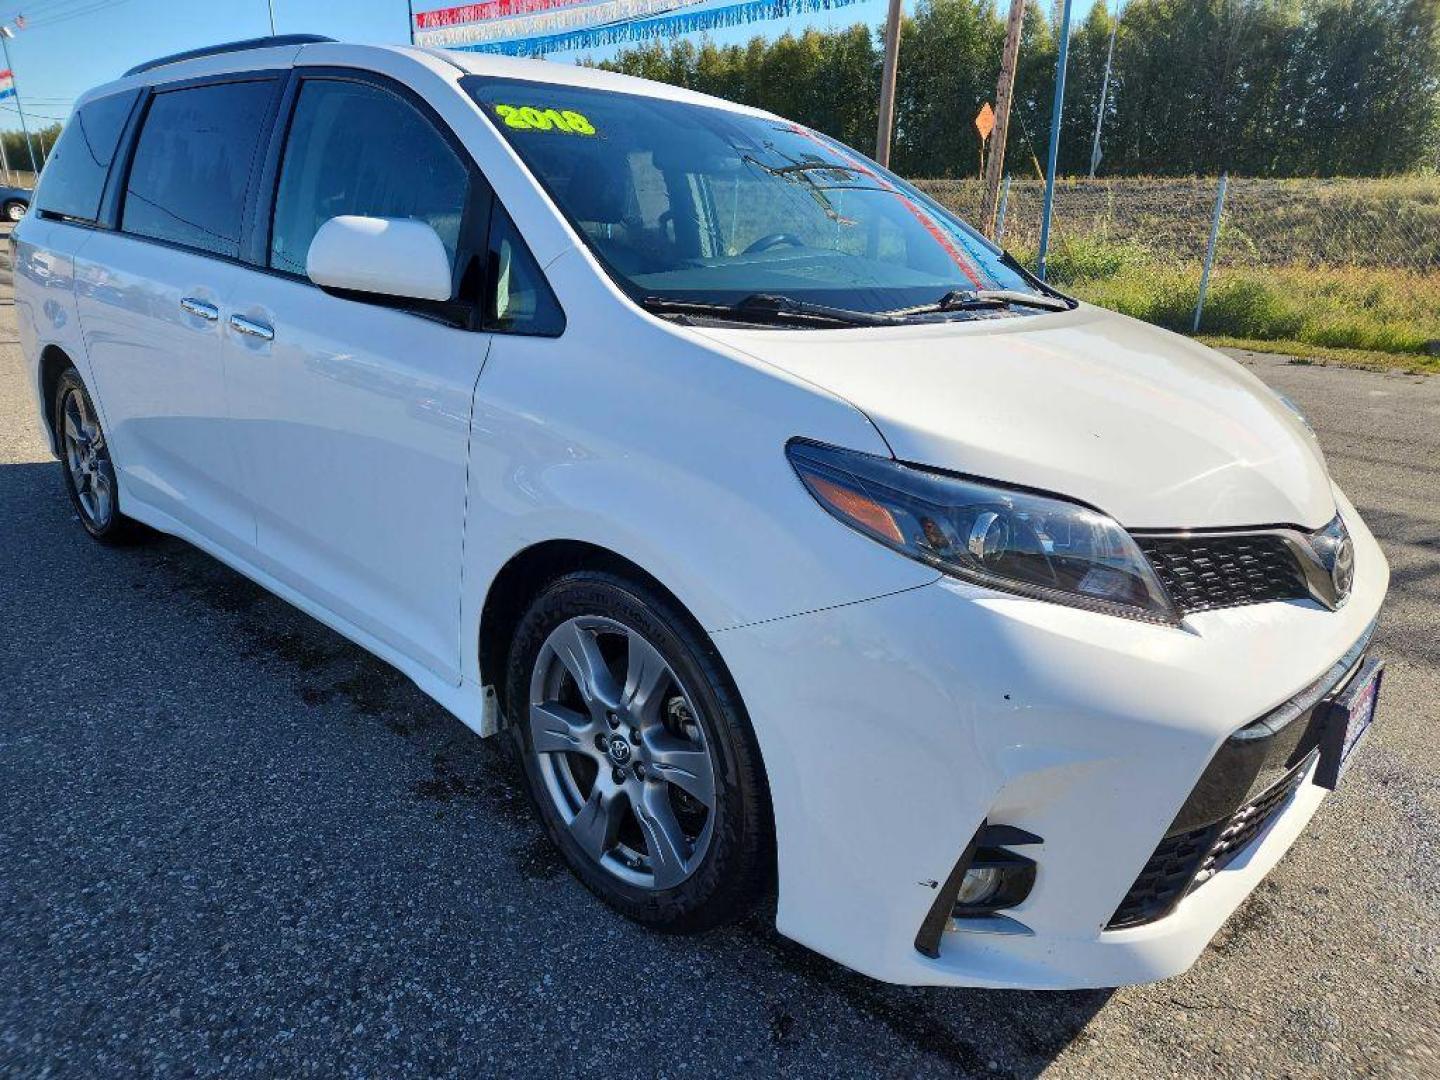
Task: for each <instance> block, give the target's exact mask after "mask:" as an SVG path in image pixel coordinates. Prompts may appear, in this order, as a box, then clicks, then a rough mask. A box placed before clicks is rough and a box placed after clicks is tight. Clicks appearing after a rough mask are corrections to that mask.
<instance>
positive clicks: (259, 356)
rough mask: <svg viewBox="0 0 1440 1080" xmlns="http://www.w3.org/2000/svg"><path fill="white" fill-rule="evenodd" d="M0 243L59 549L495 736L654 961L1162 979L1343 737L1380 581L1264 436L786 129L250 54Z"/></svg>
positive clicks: (1344, 760) (262, 45)
mask: <svg viewBox="0 0 1440 1080" xmlns="http://www.w3.org/2000/svg"><path fill="white" fill-rule="evenodd" d="M12 244H13V248H14V252H13V254H14V259H15V291H16V308H17V313H18V322H19V327H20V337H21V341H22V344H23V348H24V352H25V355H26V358H27V360H28V363H29V364H30V366H31V377H32V380H33V385H34V389H35V393H36V395H37V397H38V401H39V407H40V412H41V415H42V416H43V417H44V420H45V429H46V431H47V433H48V435H49V438H50V440H51V445H52V447H53V449H54V451H55V453H56V454H57V455H58V456H59V457H60V459H61V461H62V463H63V469H62V472H63V475H64V480H65V484H66V486H67V488H68V491H69V494H70V497H71V499H72V500H73V501H74V505H75V510H76V513H77V515H78V517H79V519H80V522H81V523H82V524H83V525H84V527H85V528H86V529H87V530H88V531H89V533H90V534H91V535H92V536H94V537H95V538H96V539H97V540H99V541H102V542H105V543H111V542H118V541H122V540H131V539H134V538H136V537H137V536H143V535H144V530H143V529H142V528H141V525H142V524H143V525H144V526H148V527H150V528H152V529H158V530H160V531H162V532H165V533H170V534H173V535H176V536H179V537H183V538H184V539H185V540H187V541H189V542H191V543H193V544H194V545H196V546H197V547H199V548H201V549H203V550H204V551H207V552H209V553H210V554H212V555H213V556H215V557H216V558H218V559H220V560H223V561H224V562H225V563H228V564H229V565H230V566H232V567H234V568H235V569H237V570H239V571H240V572H241V573H243V574H246V575H248V576H249V577H251V578H253V579H254V580H255V581H257V582H260V583H261V584H262V585H264V586H265V587H266V588H268V589H271V590H273V591H274V592H275V593H277V594H278V595H280V596H282V597H284V598H285V599H287V600H288V601H290V602H292V603H293V604H295V605H296V606H298V607H300V608H301V609H303V610H304V611H306V612H309V613H310V614H311V615H313V616H314V617H315V618H317V619H319V620H321V621H323V622H325V623H327V624H328V625H330V626H332V627H334V628H335V629H336V630H338V631H339V632H340V633H342V634H344V635H346V636H347V637H349V638H350V639H352V640H354V641H355V642H357V643H358V644H360V645H361V646H363V647H364V648H365V649H368V650H370V651H371V652H373V653H375V654H376V655H377V656H379V657H381V658H383V659H384V660H386V661H388V662H389V663H391V664H393V665H395V666H396V667H397V668H399V669H400V670H401V671H403V672H404V673H405V674H406V675H407V676H409V677H410V678H411V679H413V680H414V681H415V682H416V683H417V684H418V685H419V686H420V687H421V689H423V690H424V691H425V692H426V693H427V694H429V695H430V696H432V697H433V698H434V699H435V700H436V701H438V702H439V703H440V704H441V705H442V706H444V707H445V708H446V709H448V710H449V711H450V712H452V713H454V715H455V716H457V717H458V718H459V719H460V720H461V721H463V722H464V723H465V724H467V725H469V726H470V727H472V728H473V729H475V730H476V731H477V732H479V733H480V734H481V735H489V734H492V733H495V732H503V733H505V736H506V737H507V738H509V739H512V740H513V743H514V746H515V748H516V750H517V753H518V755H519V758H520V760H521V762H522V764H523V772H524V776H525V779H526V782H527V784H528V787H529V790H530V793H531V795H532V796H533V799H534V803H535V806H536V808H537V811H538V814H539V816H540V819H541V820H542V822H543V823H544V827H545V828H546V830H547V831H548V832H549V834H550V836H551V837H552V839H553V840H554V842H555V843H556V845H558V847H559V849H560V850H561V852H562V853H563V854H564V857H565V858H566V860H567V861H568V862H569V864H570V866H571V867H572V868H573V869H574V871H575V873H576V874H577V875H578V876H579V878H580V879H581V880H582V881H583V882H584V883H585V884H586V885H587V886H588V887H589V888H590V889H591V890H593V891H594V892H595V893H596V894H597V895H598V896H599V897H600V898H602V899H603V900H604V901H606V902H607V903H609V904H611V905H612V906H614V907H615V908H617V909H618V910H620V911H621V912H623V913H624V914H626V915H628V916H629V917H631V918H633V919H636V920H638V921H640V922H642V923H645V924H647V925H651V926H654V927H657V928H666V929H690V930H695V929H703V928H706V927H709V926H713V925H715V924H717V923H720V922H722V921H724V920H727V919H731V918H734V917H736V916H737V915H739V914H742V913H744V912H745V911H746V910H748V909H751V908H752V907H753V906H754V905H755V904H757V903H765V902H769V901H770V899H771V898H772V897H773V898H774V900H773V902H774V904H775V919H776V924H777V926H778V928H779V930H780V931H781V932H782V933H784V934H786V935H788V936H789V937H791V938H793V939H795V940H797V941H800V942H802V943H804V944H805V945H808V946H810V947H811V948H813V949H816V950H818V951H820V952H822V953H824V954H826V955H828V956H830V957H833V958H835V959H836V960H839V961H840V962H842V963H844V964H848V965H850V966H851V967H853V968H855V969H858V970H859V971H862V972H865V973H868V974H869V975H872V976H874V977H876V978H880V979H886V980H891V981H895V982H902V983H915V984H943V985H972V986H1006V987H1082V986H1102V985H1118V984H1123V983H1131V982H1139V981H1144V980H1152V979H1158V978H1163V977H1165V976H1169V975H1174V974H1176V973H1177V972H1180V971H1183V970H1184V969H1185V968H1186V967H1187V966H1188V965H1189V964H1190V963H1191V962H1192V961H1193V960H1194V959H1195V958H1196V956H1197V955H1198V954H1199V953H1200V952H1201V950H1202V949H1203V948H1204V947H1205V945H1206V943H1207V942H1208V941H1209V939H1210V938H1211V937H1212V935H1213V934H1214V933H1215V931H1216V930H1217V929H1218V928H1219V926H1220V925H1221V923H1222V922H1223V921H1224V920H1225V919H1226V917H1227V916H1228V915H1229V914H1230V913H1231V912H1232V911H1234V910H1235V908H1236V906H1237V905H1238V904H1239V903H1240V902H1241V901H1242V900H1243V899H1244V898H1245V896H1246V894H1247V893H1249V891H1250V890H1251V889H1252V888H1254V887H1255V885H1256V883H1257V882H1258V881H1259V880H1260V878H1261V877H1262V876H1263V875H1264V874H1265V873H1266V872H1267V871H1268V870H1269V869H1270V868H1271V867H1272V866H1274V865H1275V863H1276V861H1277V860H1278V859H1279V858H1280V857H1281V856H1282V855H1283V854H1284V852H1285V851H1286V849H1287V848H1288V847H1289V846H1290V845H1291V844H1292V843H1293V842H1294V841H1295V839H1296V837H1297V836H1298V835H1299V833H1300V832H1301V830H1302V829H1303V828H1304V826H1305V824H1306V822H1307V820H1308V819H1309V818H1310V816H1311V815H1312V814H1313V813H1314V812H1315V810H1316V808H1317V806H1318V805H1319V804H1320V802H1321V800H1322V798H1323V797H1324V795H1325V794H1326V792H1327V791H1328V790H1329V789H1332V788H1333V787H1334V786H1335V785H1336V783H1337V782H1338V781H1339V778H1340V776H1341V774H1342V773H1343V771H1344V769H1345V768H1346V766H1347V764H1349V762H1350V761H1352V760H1353V757H1352V751H1353V750H1354V748H1355V747H1356V745H1358V743H1359V742H1360V740H1361V739H1362V737H1363V736H1364V734H1365V732H1366V731H1367V729H1368V727H1369V724H1370V721H1371V718H1372V716H1373V714H1374V708H1375V701H1376V695H1377V692H1378V687H1379V683H1380V675H1381V672H1382V665H1381V663H1380V661H1378V660H1377V659H1375V658H1373V657H1372V656H1371V655H1370V653H1369V643H1370V637H1371V634H1372V631H1373V628H1374V624H1375V619H1376V616H1377V614H1378V612H1379V610H1380V606H1381V602H1382V600H1383V599H1384V596H1385V592H1386V588H1387V585H1388V580H1389V571H1388V568H1387V566H1386V562H1385V559H1384V557H1383V556H1382V555H1381V553H1380V549H1379V548H1378V546H1377V545H1376V543H1375V540H1374V538H1373V537H1372V536H1371V534H1370V532H1369V530H1368V529H1367V528H1366V527H1365V524H1364V523H1363V522H1362V521H1361V520H1360V518H1359V516H1358V515H1357V514H1356V512H1355V509H1354V507H1353V506H1352V505H1351V504H1350V502H1349V501H1348V500H1347V499H1346V498H1345V496H1344V495H1343V494H1342V493H1341V492H1340V491H1339V489H1338V488H1336V487H1335V485H1334V484H1333V483H1332V482H1331V480H1330V477H1329V475H1328V472H1327V469H1326V464H1325V460H1324V458H1323V456H1322V454H1321V451H1320V448H1319V446H1318V445H1317V443H1316V440H1315V436H1314V435H1313V433H1312V432H1311V431H1310V430H1309V428H1308V426H1307V424H1306V423H1305V421H1304V419H1303V418H1302V417H1301V416H1299V415H1298V413H1297V412H1296V411H1295V410H1294V408H1293V407H1292V406H1291V405H1290V404H1289V403H1288V402H1287V401H1285V400H1284V399H1282V398H1279V397H1277V396H1276V395H1275V394H1274V393H1272V392H1270V391H1269V390H1268V389H1267V388H1266V387H1265V386H1264V385H1263V384H1262V383H1261V382H1259V381H1258V380H1257V379H1256V378H1255V377H1254V376H1252V375H1251V374H1249V373H1248V372H1246V371H1245V370H1243V369H1242V368H1241V367H1239V366H1238V365H1236V364H1235V363H1233V362H1232V361H1231V360H1229V359H1227V358H1226V357H1224V356H1222V355H1220V354H1218V353H1216V352H1213V351H1211V350H1209V349H1207V348H1205V347H1203V346H1201V345H1198V344H1196V343H1194V342H1192V341H1188V340H1185V339H1183V338H1180V337H1177V336H1175V335H1172V334H1169V333H1165V332H1163V331H1160V330H1157V329H1154V328H1152V327H1149V326H1146V325H1143V324H1141V323H1138V322H1135V321H1133V320H1131V319H1127V318H1124V317H1122V316H1119V315H1116V314H1112V313H1110V312H1106V311H1102V310H1099V309H1096V308H1093V307H1089V306H1086V305H1084V304H1079V303H1076V302H1075V301H1073V300H1071V299H1068V298H1067V297H1065V296H1063V295H1061V294H1060V293H1058V292H1056V291H1055V290H1054V289H1051V288H1049V287H1047V286H1046V285H1044V284H1043V283H1041V282H1040V281H1037V280H1036V279H1035V278H1034V277H1032V276H1031V275H1030V274H1029V273H1027V272H1026V271H1025V269H1024V268H1023V267H1021V266H1020V265H1019V264H1018V263H1017V262H1016V261H1015V260H1014V259H1012V258H1011V257H1010V256H1008V255H1006V254H1005V253H1004V252H1003V251H1001V250H999V249H998V248H996V247H995V246H993V245H992V244H990V243H989V242H987V241H986V240H985V239H983V238H982V237H981V236H980V235H979V234H978V233H976V232H975V231H974V230H972V229H971V228H969V227H968V226H966V225H965V224H964V223H962V222H961V221H959V220H957V219H956V218H955V217H954V216H953V215H952V214H951V213H949V212H948V211H947V210H945V209H944V208H943V207H941V206H939V205H937V204H936V203H935V202H934V201H932V200H931V199H929V198H927V197H926V196H925V195H923V194H921V193H920V192H918V191H917V190H916V189H915V188H913V187H911V186H910V185H909V184H907V183H906V182H905V181H903V180H901V179H899V178H898V177H896V176H894V175H893V174H891V173H889V172H887V171H886V170H885V169H883V168H881V167H879V166H878V165H876V164H875V163H874V162H872V161H870V160H868V159H867V158H865V157H863V156H862V155H860V154H858V153H856V152H854V151H853V150H850V149H848V148H846V147H844V146H842V145H840V144H838V143H836V142H835V141H834V140H832V139H830V138H827V137H826V136H824V135H821V134H819V133H817V132H815V131H812V130H809V129H807V128H805V127H803V126H801V125H798V124H795V123H791V122H789V121H787V120H783V119H781V118H779V117H776V116H773V115H770V114H768V113H765V112H761V111H758V110H756V109H751V108H746V107H742V106H739V105H734V104H730V103H728V102H724V101H719V100H715V99H712V98H708V97H704V96H701V95H698V94H695V93H691V92H688V91H685V90H683V89H677V88H675V87H671V86H663V85H658V84H655V83H650V82H645V81H641V80H636V79H631V78H625V77H622V76H619V75H614V74H609V73H605V72H601V71H596V70H591V69H587V68H582V67H576V66H565V65H560V64H553V63H539V62H535V61H524V60H508V59H499V58H492V57H482V56H476V55H469V54H464V53H453V52H441V51H433V50H426V49H417V48H405V47H393V48H392V47H381V46H357V45H348V44H340V43H336V42H331V41H328V40H325V39H321V38H314V37H308V36H299V37H289V38H266V39H259V40H256V41H249V42H239V43H235V44H232V45H226V46H220V47H216V48H213V49H205V50H200V51H198V52H196V53H191V54H185V55H181V56H175V57H167V58H164V59H162V60H157V61H155V62H153V63H149V64H145V65H142V66H141V67H139V68H136V69H134V70H133V71H131V72H129V73H128V74H127V75H126V76H125V77H124V78H123V79H120V80H119V81H117V82H113V83H110V84H108V85H105V86H102V87H100V88H98V89H96V90H93V91H91V92H90V93H88V94H86V95H85V96H84V97H83V98H82V99H81V101H80V102H79V104H78V106H77V108H76V111H75V114H74V116H73V118H72V119H71V121H70V122H69V124H68V126H67V127H66V129H65V132H64V134H63V136H62V137H61V139H60V142H59V144H58V145H57V146H56V148H55V150H54V153H53V155H52V157H51V159H50V163H49V165H48V166H47V168H46V170H45V173H44V176H43V177H42V179H41V183H40V187H39V191H38V193H37V195H36V198H35V203H34V208H33V210H32V212H31V213H30V214H29V215H27V216H26V217H25V218H24V220H23V221H21V222H20V224H19V225H18V227H17V228H16V230H15V233H14V237H13V241H12ZM1317 932H1318V933H1320V934H1322V935H1323V934H1325V933H1329V932H1332V931H1330V930H1327V929H1325V928H1320V929H1319V930H1318V931H1317ZM1333 932H1335V933H1340V932H1343V931H1341V930H1340V929H1339V928H1336V929H1334V930H1333Z"/></svg>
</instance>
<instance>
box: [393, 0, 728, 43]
mask: <svg viewBox="0 0 1440 1080" xmlns="http://www.w3.org/2000/svg"><path fill="white" fill-rule="evenodd" d="M704 2H705V0H601V2H600V3H584V2H582V3H576V2H575V0H518V2H517V3H515V4H513V5H511V6H515V7H521V6H530V5H534V6H532V7H531V10H530V11H528V12H520V11H516V12H514V13H512V14H508V15H495V16H491V17H488V18H486V19H484V20H482V21H480V22H475V23H467V24H464V25H452V26H446V27H444V28H442V29H436V30H425V31H420V30H417V31H416V33H415V44H417V45H429V46H432V47H434V48H437V49H454V48H462V49H463V48H466V47H467V46H473V45H479V44H481V43H482V42H487V41H508V40H510V39H512V38H537V37H550V36H553V35H556V34H561V33H564V32H565V31H568V30H582V29H586V28H589V27H596V26H609V25H610V24H612V23H620V22H628V21H631V20H634V19H641V18H646V17H648V16H651V15H659V14H662V13H665V12H671V11H675V10H677V9H678V8H685V7H694V6H695V5H697V4H701V3H704ZM508 3H509V0H498V2H497V3H495V4H485V5H482V6H484V7H500V6H501V5H502V4H508ZM542 3H543V4H547V5H548V6H547V7H545V8H540V7H539V6H538V5H539V4H542Z"/></svg>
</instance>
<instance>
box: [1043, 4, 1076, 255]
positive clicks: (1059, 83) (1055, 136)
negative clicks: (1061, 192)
mask: <svg viewBox="0 0 1440 1080" xmlns="http://www.w3.org/2000/svg"><path fill="white" fill-rule="evenodd" d="M1069 58H1070V0H1065V3H1064V6H1063V7H1061V9H1060V55H1059V56H1058V57H1057V58H1056V60H1055V103H1054V105H1053V106H1052V107H1051V109H1050V153H1049V155H1048V162H1047V164H1048V169H1047V175H1046V177H1045V209H1044V210H1043V211H1042V212H1041V214H1040V259H1039V262H1038V264H1037V265H1036V269H1035V273H1036V276H1037V277H1039V278H1040V280H1041V281H1044V280H1045V257H1046V256H1047V255H1048V254H1049V253H1050V218H1051V216H1052V215H1053V213H1054V211H1055V169H1056V168H1057V167H1058V165H1059V162H1060V117H1061V114H1062V113H1063V111H1064V106H1065V64H1066V63H1067V62H1068V60H1069Z"/></svg>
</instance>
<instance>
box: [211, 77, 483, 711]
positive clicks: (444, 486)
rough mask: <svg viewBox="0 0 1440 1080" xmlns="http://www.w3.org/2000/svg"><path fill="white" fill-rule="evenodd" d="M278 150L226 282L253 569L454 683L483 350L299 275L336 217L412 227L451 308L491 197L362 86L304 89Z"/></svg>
mask: <svg viewBox="0 0 1440 1080" xmlns="http://www.w3.org/2000/svg"><path fill="white" fill-rule="evenodd" d="M287 140H288V141H287V145H286V146H285V148H284V151H283V156H282V158H281V164H280V175H279V182H278V185H277V189H276V195H275V205H274V213H273V226H272V229H271V237H270V243H269V253H268V263H269V269H268V271H261V270H245V271H241V275H240V283H239V285H238V286H237V288H236V289H235V291H234V293H233V295H232V298H231V300H232V303H231V305H230V309H229V310H230V314H229V315H228V316H227V319H226V323H225V339H226V341H225V367H226V373H227V380H228V386H229V390H230V408H231V415H232V417H233V419H234V425H235V429H236V433H237V439H238V446H239V456H240V459H241V462H242V469H243V473H244V483H245V486H246V490H247V492H248V493H249V497H250V501H251V503H252V504H253V505H254V507H255V513H256V523H257V534H258V545H259V555H260V561H261V565H262V566H264V567H265V568H266V569H267V570H268V571H269V572H271V573H273V574H274V575H275V576H276V577H277V578H279V579H280V580H281V581H283V582H285V583H286V584H288V585H290V586H291V587H293V588H295V589H297V590H298V591H300V592H302V593H304V594H305V595H307V596H308V597H310V598H311V599H312V600H314V601H315V602H317V603H319V604H320V605H322V606H323V607H325V608H327V609H329V610H331V611H333V612H334V613H335V614H337V615H339V616H340V617H341V618H343V619H345V620H347V621H348V622H350V623H352V624H354V625H355V626H357V627H359V628H360V629H362V630H364V631H366V632H367V633H369V634H371V635H373V636H374V637H376V638H378V639H379V640H380V641H382V642H384V643H386V644H387V645H389V646H390V647H392V648H393V649H395V650H397V651H398V652H400V653H402V654H403V655H405V656H408V657H410V658H411V659H413V660H415V661H417V662H419V663H421V664H423V665H424V666H425V667H427V668H429V669H430V670H431V671H433V672H435V673H436V674H437V675H440V676H441V677H443V678H446V679H447V680H450V681H453V682H456V683H458V682H459V680H460V653H459V632H458V628H459V615H460V574H461V569H460V568H461V555H462V546H463V542H464V532H465V514H466V506H465V492H466V466H467V456H468V448H469V435H470V408H471V401H472V398H473V395H474V390H475V384H476V381H477V379H478V378H479V376H480V370H481V368H482V366H483V365H484V362H485V356H486V351H487V349H488V348H489V344H490V338H489V335H487V334H484V333H480V332H477V331H476V330H474V329H471V328H470V326H471V325H476V324H475V323H472V322H467V320H465V319H464V318H461V317H456V318H450V317H446V316H445V315H444V314H443V313H439V314H437V312H436V311H435V310H434V309H433V308H427V307H426V306H425V305H423V304H417V305H412V306H407V305H404V304H402V303H398V302H389V303H387V302H383V301H381V300H380V299H378V298H375V299H373V300H372V299H366V298H359V299H355V298H342V297H340V296H335V295H331V294H329V293H326V292H324V291H322V290H321V289H319V288H318V287H316V286H315V285H313V284H311V283H310V281H309V280H308V279H307V278H306V277H305V261H306V255H307V253H308V251H309V247H310V241H311V240H312V239H313V238H314V235H315V233H316V231H317V230H318V229H319V228H320V226H321V225H322V224H324V222H326V221H327V220H329V219H330V218H332V217H336V216H338V215H341V214H360V215H365V216H371V217H392V218H393V217H406V218H415V219H418V220H421V221H425V222H427V223H429V224H430V225H432V226H434V228H435V230H436V232H437V233H438V234H439V235H440V237H441V240H442V241H443V242H444V244H445V247H446V250H447V252H448V253H449V255H450V256H451V266H452V270H453V271H454V274H455V277H454V280H455V284H456V290H457V294H463V293H465V292H466V291H467V290H469V289H471V288H473V284H472V279H473V278H474V277H475V275H478V274H479V273H480V269H479V266H480V251H479V243H481V242H483V237H484V235H485V222H484V220H483V219H484V216H485V215H486V214H488V210H489V195H488V191H485V190H482V189H483V187H484V182H483V180H481V179H480V178H479V176H478V174H477V173H476V172H475V170H474V168H473V167H472V166H471V165H469V164H468V163H467V161H466V160H465V159H464V158H463V157H462V156H461V152H460V151H458V150H457V149H456V147H455V146H454V145H453V144H452V143H451V141H450V140H449V139H448V138H447V137H446V136H445V135H443V134H442V132H441V130H440V129H439V128H438V127H437V125H436V123H435V122H434V121H433V120H432V119H431V118H430V117H429V116H428V115H427V114H426V113H425V112H423V111H422V110H421V108H419V107H418V106H417V105H415V104H412V103H411V102H410V101H409V100H407V99H406V98H405V97H403V96H402V95H401V92H399V91H398V90H393V89H390V88H387V87H386V86H383V85H379V84H377V83H376V82H373V81H368V80H366V79H363V78H361V77H358V76H357V77H355V78H349V77H339V76H336V77H324V76H313V77H309V78H306V79H304V80H303V81H302V82H301V84H300V87H299V91H298V93H297V95H296V97H295V104H294V118H293V121H292V123H291V125H290V131H289V135H288V136H287ZM476 238H479V240H477V239H476ZM477 292H478V290H477Z"/></svg>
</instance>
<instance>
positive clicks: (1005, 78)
mask: <svg viewBox="0 0 1440 1080" xmlns="http://www.w3.org/2000/svg"><path fill="white" fill-rule="evenodd" d="M1024 28H1025V0H1010V20H1009V22H1007V23H1006V24H1005V52H1004V53H1003V55H1002V56H1001V58H1000V81H999V82H998V83H997V84H996V86H995V131H994V133H993V134H992V135H991V136H990V138H991V140H992V141H991V143H990V158H989V161H988V163H987V165H986V168H985V190H984V192H983V193H982V194H981V202H980V228H981V229H982V230H983V231H984V233H985V235H986V236H988V237H990V239H992V240H993V239H995V208H996V205H997V202H996V200H997V199H998V197H999V194H1000V178H1001V177H1002V176H1003V175H1005V133H1006V132H1007V131H1009V129H1010V104H1011V102H1012V101H1013V99H1014V94H1015V68H1016V65H1017V64H1018V63H1019V60H1020V32H1021V31H1022V30H1023V29H1024Z"/></svg>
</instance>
